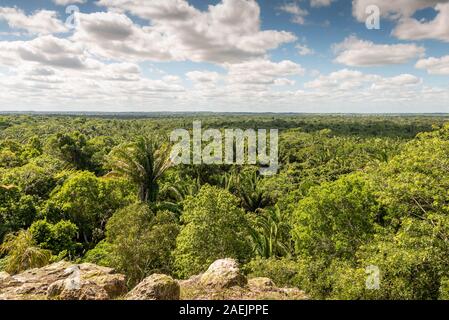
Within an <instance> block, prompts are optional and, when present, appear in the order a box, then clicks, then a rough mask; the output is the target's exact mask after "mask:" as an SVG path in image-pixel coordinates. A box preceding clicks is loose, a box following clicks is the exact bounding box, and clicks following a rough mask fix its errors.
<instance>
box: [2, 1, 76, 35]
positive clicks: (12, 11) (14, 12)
mask: <svg viewBox="0 0 449 320" xmlns="http://www.w3.org/2000/svg"><path fill="white" fill-rule="evenodd" d="M1 20H3V21H6V23H7V24H8V26H9V27H10V28H11V29H17V30H24V31H26V32H28V33H31V34H52V33H62V32H67V31H68V30H67V28H66V27H65V25H64V24H63V23H62V22H61V21H60V20H59V19H58V14H57V13H56V12H55V11H49V10H40V11H36V12H35V13H33V14H31V15H26V14H25V12H24V11H23V10H20V9H18V8H9V7H0V21H1Z"/></svg>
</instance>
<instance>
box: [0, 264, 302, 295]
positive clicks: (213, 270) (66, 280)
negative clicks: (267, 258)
mask: <svg viewBox="0 0 449 320" xmlns="http://www.w3.org/2000/svg"><path fill="white" fill-rule="evenodd" d="M47 299H53V300H111V299H127V300H179V299H182V300H221V299H226V300H227V299H230V300H247V299H250V300H257V299H264V300H265V299H272V300H298V299H307V296H306V295H305V294H304V292H303V291H300V290H299V289H297V288H278V287H277V286H276V285H275V283H274V282H273V281H272V280H271V279H268V278H253V279H249V280H248V279H247V278H246V277H245V276H244V275H243V274H242V273H241V271H240V268H239V265H238V263H237V262H236V261H235V260H233V259H222V260H217V261H215V262H214V263H213V264H212V265H211V266H210V267H209V269H208V270H207V271H206V272H204V273H203V274H200V275H197V276H194V277H192V278H190V279H189V280H175V279H173V278H171V277H170V276H167V275H163V274H153V275H151V276H149V277H148V278H146V279H144V280H143V281H142V282H141V283H139V284H138V285H137V286H136V287H135V288H134V289H132V290H131V291H129V292H128V290H127V287H126V279H125V276H124V275H122V274H118V273H115V272H114V270H113V269H111V268H105V267H100V266H97V265H94V264H90V263H83V264H71V263H69V262H65V261H61V262H58V263H55V264H52V265H49V266H46V267H43V268H39V269H32V270H28V271H25V272H23V273H21V274H17V275H13V276H12V275H9V274H7V273H5V272H0V300H47Z"/></svg>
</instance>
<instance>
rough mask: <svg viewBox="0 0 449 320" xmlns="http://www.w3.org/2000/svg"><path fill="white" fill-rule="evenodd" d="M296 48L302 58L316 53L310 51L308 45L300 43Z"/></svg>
mask: <svg viewBox="0 0 449 320" xmlns="http://www.w3.org/2000/svg"><path fill="white" fill-rule="evenodd" d="M295 48H296V49H297V50H298V54H299V55H300V56H308V55H312V54H314V53H315V51H314V50H313V49H310V48H309V47H308V46H307V45H306V44H300V43H298V44H297V45H296V46H295Z"/></svg>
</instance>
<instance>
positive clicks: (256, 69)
mask: <svg viewBox="0 0 449 320" xmlns="http://www.w3.org/2000/svg"><path fill="white" fill-rule="evenodd" d="M227 68H228V77H227V81H228V82H229V83H231V84H243V85H271V84H275V83H276V80H278V81H277V84H278V85H279V84H280V83H286V82H285V80H282V82H279V81H280V79H282V78H285V77H288V76H301V75H304V73H305V70H304V68H303V67H302V66H301V65H299V64H297V63H294V62H292V61H290V60H284V61H281V62H272V61H269V60H253V61H249V62H243V63H239V64H231V65H228V66H227Z"/></svg>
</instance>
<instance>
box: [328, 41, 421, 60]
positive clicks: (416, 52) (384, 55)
mask: <svg viewBox="0 0 449 320" xmlns="http://www.w3.org/2000/svg"><path fill="white" fill-rule="evenodd" d="M334 51H335V53H336V54H337V57H336V59H335V61H336V62H338V63H341V64H345V65H347V66H353V67H355V66H357V67H371V66H382V65H392V64H403V63H407V62H408V61H410V60H411V59H415V58H418V57H421V56H422V55H424V53H425V49H424V47H420V46H417V45H415V44H390V45H389V44H375V43H373V42H371V41H365V40H360V39H358V38H357V37H355V36H350V37H348V38H346V39H345V40H344V41H343V42H342V43H339V44H337V45H334Z"/></svg>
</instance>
